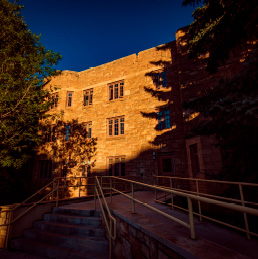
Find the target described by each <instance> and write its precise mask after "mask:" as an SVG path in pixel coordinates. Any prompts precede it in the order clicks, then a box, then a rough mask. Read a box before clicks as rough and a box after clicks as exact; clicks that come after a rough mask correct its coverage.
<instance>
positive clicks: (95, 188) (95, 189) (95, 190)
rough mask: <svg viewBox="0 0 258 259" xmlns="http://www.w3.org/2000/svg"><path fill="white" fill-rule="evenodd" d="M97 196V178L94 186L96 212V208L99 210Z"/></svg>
mask: <svg viewBox="0 0 258 259" xmlns="http://www.w3.org/2000/svg"><path fill="white" fill-rule="evenodd" d="M96 195H97V180H96V178H95V186H94V210H96V208H97V204H96Z"/></svg>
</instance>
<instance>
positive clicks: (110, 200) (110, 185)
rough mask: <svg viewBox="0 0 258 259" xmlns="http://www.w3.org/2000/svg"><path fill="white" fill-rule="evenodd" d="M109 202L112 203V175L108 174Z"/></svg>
mask: <svg viewBox="0 0 258 259" xmlns="http://www.w3.org/2000/svg"><path fill="white" fill-rule="evenodd" d="M110 202H111V203H112V176H110Z"/></svg>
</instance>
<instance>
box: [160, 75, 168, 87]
mask: <svg viewBox="0 0 258 259" xmlns="http://www.w3.org/2000/svg"><path fill="white" fill-rule="evenodd" d="M161 78H162V87H165V88H167V76H166V71H164V72H162V73H161Z"/></svg>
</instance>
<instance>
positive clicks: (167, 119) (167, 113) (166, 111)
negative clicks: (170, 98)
mask: <svg viewBox="0 0 258 259" xmlns="http://www.w3.org/2000/svg"><path fill="white" fill-rule="evenodd" d="M164 114H165V128H166V129H168V128H170V115H169V110H165V111H164Z"/></svg>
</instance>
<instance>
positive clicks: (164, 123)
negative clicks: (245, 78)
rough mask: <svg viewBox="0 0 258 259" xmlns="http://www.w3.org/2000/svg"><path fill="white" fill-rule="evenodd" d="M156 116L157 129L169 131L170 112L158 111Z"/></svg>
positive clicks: (167, 110)
mask: <svg viewBox="0 0 258 259" xmlns="http://www.w3.org/2000/svg"><path fill="white" fill-rule="evenodd" d="M157 115H158V129H159V130H162V129H169V128H170V111H169V109H166V110H163V111H159V112H158V113H157Z"/></svg>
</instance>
